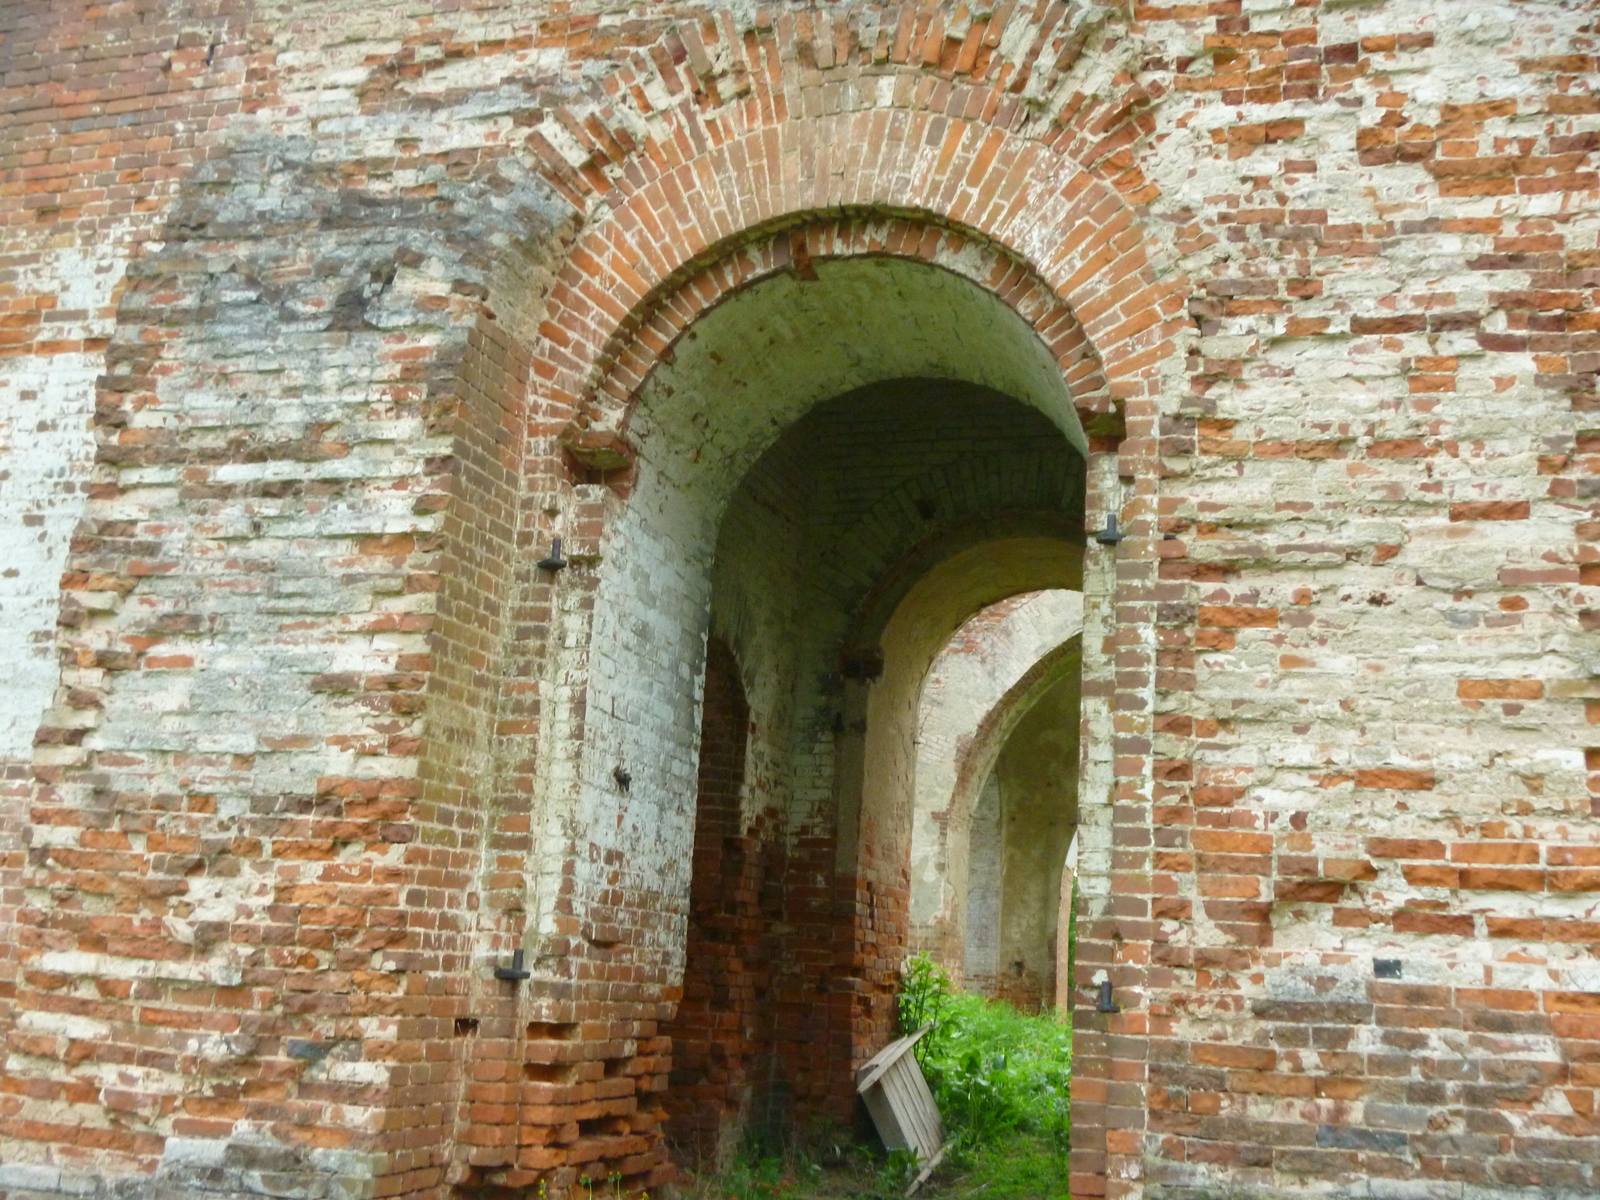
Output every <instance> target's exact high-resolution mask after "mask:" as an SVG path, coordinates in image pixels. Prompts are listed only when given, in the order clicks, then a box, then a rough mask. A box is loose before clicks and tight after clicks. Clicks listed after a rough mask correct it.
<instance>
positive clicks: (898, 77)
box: [527, 2, 1187, 412]
mask: <svg viewBox="0 0 1600 1200" xmlns="http://www.w3.org/2000/svg"><path fill="white" fill-rule="evenodd" d="M1026 7H1027V6H1013V8H1026ZM1049 7H1050V8H1051V9H1053V11H1051V12H1044V11H1038V12H1025V13H1018V12H1015V11H1012V10H1011V9H1008V10H1007V11H1006V12H1003V13H1000V14H998V15H992V16H990V17H980V18H975V19H974V20H973V21H972V22H971V23H970V25H969V26H968V27H967V28H966V29H964V30H959V29H956V28H954V27H952V28H950V29H946V28H945V26H944V25H943V20H944V19H943V18H942V17H940V16H938V15H937V14H930V13H928V12H926V11H924V10H923V6H918V5H915V4H913V3H909V2H908V3H903V4H897V5H890V6H886V7H885V8H882V9H875V10H873V11H874V14H875V15H871V16H869V15H868V14H867V12H866V10H865V9H864V8H854V7H852V8H849V9H846V10H845V11H843V12H841V13H839V14H835V15H832V16H827V15H823V14H780V15H779V16H778V17H777V18H776V19H774V20H771V21H767V20H765V19H763V18H757V20H756V22H755V24H754V25H753V26H752V27H750V28H747V29H740V28H737V27H736V26H735V24H734V21H733V18H732V17H731V16H729V15H728V14H726V13H724V14H721V16H720V18H719V19H717V20H715V21H713V20H710V19H707V20H706V21H703V22H694V21H689V22H684V23H682V24H681V25H679V26H677V27H676V28H674V29H672V30H669V31H668V32H667V33H666V34H665V35H664V36H663V37H662V38H661V39H660V40H659V41H658V42H657V43H655V44H654V45H652V46H650V47H648V48H646V49H644V50H641V51H639V52H637V53H635V54H634V55H633V56H631V58H630V59H629V60H628V61H627V62H626V63H625V64H624V65H623V66H622V67H621V68H619V69H618V70H617V71H616V72H615V73H614V74H613V75H611V76H608V77H607V78H606V79H604V80H602V81H597V82H596V83H595V84H593V85H592V86H591V87H590V89H589V91H588V92H587V94H585V95H583V96H581V97H579V98H577V99H575V100H573V101H570V102H569V103H568V104H567V105H565V106H564V107H563V108H562V109H560V110H557V111H555V112H553V113H552V114H550V115H549V116H548V117H547V118H546V119H545V120H544V121H543V122H542V123H540V124H539V125H538V126H536V127H535V129H534V131H533V132H532V133H531V134H530V136H529V137H528V140H527V147H528V152H529V154H530V156H531V158H532V160H533V161H532V163H531V165H532V166H533V167H534V169H536V170H537V171H538V172H539V173H540V174H541V175H542V176H543V177H544V178H545V179H546V181H547V182H548V183H549V184H550V185H551V186H552V187H553V188H555V189H556V190H557V191H559V192H560V193H561V194H562V195H564V196H565V197H566V199H567V200H568V202H569V203H570V204H572V205H573V207H574V208H575V209H576V210H578V211H580V212H584V213H587V214H588V216H589V220H588V222H587V224H586V227H585V228H584V229H583V230H582V232H581V233H580V234H579V235H578V237H577V239H576V241H575V242H574V244H573V246H572V248H571V251H570V253H569V254H568V255H567V257H566V259H565V263H564V265H563V267H562V269H561V270H560V271H559V272H558V275H557V277H556V279H555V281H554V283H553V285H552V287H551V290H550V293H549V295H548V298H547V307H546V315H545V319H544V321H543V323H542V324H541V326H540V338H539V342H540V344H539V347H538V348H537V351H536V355H535V358H536V362H537V369H538V374H537V376H536V377H537V379H538V380H539V386H540V390H541V392H542V393H543V397H544V398H545V399H546V400H548V401H551V402H553V403H554V405H555V406H556V407H557V408H562V407H564V408H567V409H568V410H570V411H574V412H581V411H582V410H583V409H584V408H585V407H586V406H588V405H589V404H591V403H598V404H600V405H601V406H602V407H607V406H609V405H613V404H617V403H625V402H626V399H627V398H628V397H630V396H631V395H633V394H635V393H636V392H637V389H638V387H639V385H640V384H641V383H642V382H643V380H644V378H645V376H646V375H647V374H648V371H649V363H650V361H651V359H652V358H653V357H654V356H655V355H657V354H659V353H661V352H662V351H664V350H669V349H670V346H671V344H672V342H673V340H675V338H676V337H677V336H678V335H680V334H681V333H682V332H683V330H684V328H686V327H687V325H688V324H689V323H691V322H692V320H693V319H694V317H695V316H696V315H698V314H699V313H701V312H704V311H705V310H706V309H707V308H709V307H710V306H711V305H712V304H715V303H716V302H717V301H718V300H719V299H721V298H722V297H724V296H726V295H727V294H728V293H729V292H730V291H732V290H735V289H737V288H738V287H739V286H742V285H743V284H745V283H748V282H751V281H752V280H753V279H754V278H756V277H758V276H757V274H756V273H755V272H757V271H758V270H759V265H758V264H757V263H754V262H751V261H749V260H747V259H746V257H745V256H746V255H747V254H749V253H750V251H751V249H752V247H753V246H754V245H756V244H757V243H762V242H767V241H771V242H772V244H773V245H774V246H776V245H777V244H778V239H777V238H775V237H774V235H775V234H780V233H781V232H783V230H784V227H785V226H792V225H796V224H806V223H809V222H811V221H814V220H815V219H816V218H817V217H818V216H821V215H823V214H826V215H827V216H829V217H834V218H838V217H847V216H864V215H867V214H875V215H877V216H879V217H880V218H881V217H887V216H891V215H892V216H896V217H906V218H909V219H910V220H911V222H912V223H913V224H914V225H921V226H922V227H923V228H922V229H921V231H920V232H921V234H922V236H923V237H924V238H926V237H928V236H929V235H930V234H929V230H930V227H932V228H936V229H939V230H943V231H945V233H946V236H947V237H952V238H955V239H958V240H959V241H961V242H962V243H963V244H964V245H988V246H991V247H992V248H993V249H994V251H995V252H996V253H997V255H999V256H1000V257H1004V258H1009V259H1010V260H1011V261H1010V263H1009V264H1008V265H1007V266H1008V268H1009V269H1017V268H1020V269H1022V270H1023V271H1025V272H1028V273H1031V275H1032V276H1033V278H1032V279H1031V280H1030V281H1029V284H1028V285H1027V286H1031V287H1039V288H1040V289H1041V296H1047V297H1051V298H1053V299H1054V300H1055V301H1056V302H1057V303H1058V304H1063V305H1065V306H1066V309H1067V311H1068V314H1069V323H1070V324H1072V325H1081V329H1080V330H1079V331H1078V336H1082V337H1086V338H1087V339H1088V341H1089V342H1091V343H1092V344H1093V345H1094V347H1096V348H1097V351H1098V353H1099V355H1100V356H1101V358H1102V360H1103V361H1104V363H1105V364H1106V368H1107V371H1108V374H1109V375H1110V376H1111V377H1112V378H1123V377H1127V376H1130V375H1133V374H1136V373H1140V372H1143V371H1145V370H1147V369H1148V367H1149V366H1150V365H1151V362H1152V361H1153V360H1159V359H1161V358H1163V357H1165V356H1164V355H1163V354H1161V353H1160V352H1159V349H1158V348H1159V346H1160V343H1161V341H1162V340H1163V339H1164V337H1165V336H1167V335H1169V334H1170V333H1171V332H1172V330H1171V329H1170V328H1164V323H1166V322H1170V321H1173V320H1175V319H1177V318H1179V317H1180V316H1181V314H1182V307H1183V301H1184V299H1185V297H1186V292H1187V289H1186V288H1185V287H1184V286H1183V285H1182V282H1181V272H1180V271H1178V270H1177V264H1176V261H1175V259H1174V258H1173V257H1172V256H1171V254H1170V253H1169V252H1168V251H1166V250H1165V249H1164V248H1162V247H1161V246H1160V244H1159V243H1158V242H1157V241H1156V240H1155V239H1153V238H1152V237H1150V236H1149V235H1148V233H1147V231H1145V230H1143V229H1141V223H1142V222H1143V220H1144V210H1145V206H1147V205H1148V203H1149V202H1150V201H1151V200H1153V199H1154V198H1155V197H1156V196H1157V195H1158V192H1157V190H1156V188H1155V186H1154V185H1153V184H1152V183H1151V182H1150V181H1149V180H1147V179H1146V178H1145V177H1144V176H1143V174H1142V173H1141V172H1140V171H1139V170H1138V168H1137V167H1136V166H1134V165H1133V164H1132V156H1131V154H1130V153H1129V147H1131V146H1132V145H1133V144H1135V143H1136V142H1138V141H1139V140H1140V139H1141V138H1143V137H1145V136H1146V135H1147V134H1148V133H1150V132H1151V131H1152V130H1153V128H1154V125H1153V120H1152V118H1151V117H1150V114H1149V113H1148V111H1147V110H1148V107H1149V105H1150V103H1151V101H1152V99H1153V98H1152V97H1151V96H1150V95H1149V94H1147V93H1146V92H1145V91H1144V90H1143V89H1142V88H1141V87H1140V86H1139V85H1138V84H1137V83H1136V82H1135V81H1134V80H1133V79H1132V78H1131V76H1118V77H1117V79H1116V82H1115V84H1114V86H1112V87H1109V88H1104V89H1100V88H1097V89H1096V94H1095V95H1093V96H1091V95H1088V94H1086V93H1085V92H1084V91H1080V90H1070V91H1069V90H1067V86H1066V85H1067V82H1068V76H1069V73H1070V72H1071V70H1072V69H1073V67H1074V66H1075V64H1077V62H1078V60H1079V58H1080V55H1081V53H1082V51H1083V49H1084V47H1085V45H1086V43H1087V39H1088V38H1089V36H1090V35H1091V34H1094V33H1097V32H1099V31H1100V29H1101V23H1102V21H1103V18H1104V17H1105V16H1106V15H1108V14H1109V13H1110V12H1111V11H1112V10H1113V9H1114V8H1115V7H1116V6H1114V5H1084V6H1071V7H1070V8H1068V7H1067V6H1049ZM1097 13H1098V15H1096V14H1097ZM886 30H892V31H893V34H892V37H882V36H879V34H881V33H883V31H886ZM875 31H876V32H875ZM947 35H949V36H947ZM957 35H959V36H957ZM1114 41H1115V39H1114V38H1106V39H1104V40H1103V41H1102V42H1101V45H1102V46H1105V45H1111V44H1113V43H1114ZM791 64H793V65H794V66H795V67H797V68H799V69H798V70H790V69H789V68H790V65H791ZM1101 91H1103V92H1104V94H1099V93H1100V92H1101ZM840 223H841V224H843V222H840ZM820 232H823V231H819V233H820ZM902 236H906V235H904V234H902ZM794 245H796V243H792V242H791V247H792V246H794ZM799 245H801V246H802V247H803V248H802V255H805V254H815V253H817V251H816V250H815V249H813V248H812V247H811V244H810V241H809V240H807V241H806V242H804V243H799ZM835 252H836V253H850V252H852V251H851V250H850V249H848V248H844V247H840V248H838V249H837V250H836V251H835ZM854 252H861V251H860V250H855V251H854ZM900 252H913V253H916V252H921V253H924V254H926V253H927V250H926V249H925V248H921V247H920V244H918V243H902V246H901V250H900ZM777 253H779V254H780V255H781V253H782V250H781V249H779V250H778V251H777ZM789 265H791V264H789V263H782V262H780V263H778V264H776V265H775V266H774V264H772V263H771V262H769V263H768V264H767V266H768V269H769V270H770V269H782V268H783V267H785V266H789ZM801 269H803V266H801ZM1007 274H1008V271H1007V269H1001V270H1000V273H999V275H998V276H997V277H996V278H995V280H994V282H993V283H992V284H991V285H990V286H1004V287H1006V288H1008V289H1013V290H1014V289H1017V288H1018V287H1020V286H1022V285H1021V281H1020V279H1012V278H1007ZM601 281H604V283H602V282H601ZM980 282H982V280H980ZM1017 299H1018V300H1019V301H1020V300H1021V299H1022V297H1021V296H1020V295H1018V296H1017ZM1019 311H1022V310H1021V309H1020V308H1019ZM1071 314H1075V315H1071ZM1025 315H1026V314H1025ZM1039 327H1040V328H1041V329H1043V326H1039ZM1053 332H1055V333H1056V334H1057V335H1058V336H1060V337H1063V338H1071V337H1072V336H1073V335H1072V334H1070V333H1069V332H1068V331H1067V330H1066V329H1065V328H1063V329H1060V330H1055V331H1053ZM1046 341H1047V344H1051V345H1052V346H1053V345H1054V344H1055V343H1054V340H1053V339H1052V338H1046ZM1152 352H1154V353H1152Z"/></svg>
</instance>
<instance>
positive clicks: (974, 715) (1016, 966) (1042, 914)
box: [911, 589, 1083, 1012]
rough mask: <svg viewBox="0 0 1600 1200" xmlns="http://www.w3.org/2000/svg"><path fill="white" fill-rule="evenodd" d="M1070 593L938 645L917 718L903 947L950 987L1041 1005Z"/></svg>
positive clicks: (983, 621)
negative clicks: (938, 971) (944, 976)
mask: <svg viewBox="0 0 1600 1200" xmlns="http://www.w3.org/2000/svg"><path fill="white" fill-rule="evenodd" d="M1082 628H1083V596H1082V594H1081V593H1080V592H1077V591H1071V590H1067V589H1051V590H1047V591H1041V592H1032V593H1025V594H1022V595H1018V596H1014V597H1011V598H1010V599H1007V600H1003V601H1001V602H1000V603H998V604H994V605H991V606H990V607H988V608H986V609H984V610H983V611H982V612H980V613H978V614H977V615H976V616H974V617H972V618H971V619H970V620H968V621H967V622H966V623H965V624H964V625H962V627H961V628H960V629H959V630H957V631H956V633H955V635H954V636H952V637H951V638H950V640H949V641H948V642H947V643H946V644H945V646H944V647H943V648H942V649H941V650H940V652H939V654H938V657H937V658H935V659H934V662H933V664H932V666H931V667H930V668H929V671H928V676H927V679H926V681H925V682H924V684H923V689H922V695H921V700H920V702H919V708H918V714H917V769H916V808H915V816H914V822H913V832H912V849H911V864H912V865H911V870H912V904H911V945H912V948H913V949H914V950H918V951H925V952H927V953H928V954H930V955H931V956H932V957H933V958H934V959H935V961H937V962H938V963H939V964H940V965H941V966H942V967H943V968H944V969H945V970H946V971H947V972H948V973H949V974H950V976H951V977H952V978H953V979H954V980H956V981H957V982H958V984H960V986H962V987H963V988H964V989H966V990H967V991H971V992H976V993H978V994H980V995H984V996H987V997H990V998H992V999H1004V1000H1008V1001H1010V1002H1011V1003H1012V1004H1014V1005H1015V1006H1017V1007H1018V1008H1021V1009H1023V1010H1025V1011H1030V1012H1033V1011H1039V1010H1041V1009H1045V1008H1049V1007H1051V1006H1052V1005H1053V1004H1054V1003H1055V998H1056V995H1057V979H1058V977H1059V975H1060V973H1061V969H1062V967H1063V963H1064V957H1065V953H1066V942H1065V931H1063V930H1059V929H1058V928H1057V925H1058V918H1059V915H1060V911H1061V896H1060V889H1061V871H1062V864H1063V862H1064V861H1065V858H1066V854H1067V849H1068V846H1069V845H1070V843H1071V839H1072V835H1073V832H1074V831H1075V829H1076V826H1077V807H1078V786H1079V776H1080V773H1081V768H1080V761H1079V742H1080V730H1079V727H1080V712H1079V709H1080V702H1081V690H1082V685H1081V664H1082V645H1081V634H1082Z"/></svg>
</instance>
